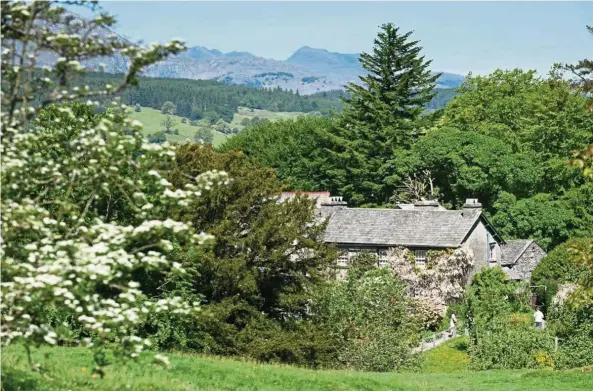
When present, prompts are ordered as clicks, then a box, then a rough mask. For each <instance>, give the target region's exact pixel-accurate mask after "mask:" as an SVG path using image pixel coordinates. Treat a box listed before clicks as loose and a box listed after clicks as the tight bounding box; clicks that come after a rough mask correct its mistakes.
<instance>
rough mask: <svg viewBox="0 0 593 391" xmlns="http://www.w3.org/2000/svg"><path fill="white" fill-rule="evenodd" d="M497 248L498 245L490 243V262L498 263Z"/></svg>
mask: <svg viewBox="0 0 593 391" xmlns="http://www.w3.org/2000/svg"><path fill="white" fill-rule="evenodd" d="M495 248H496V243H490V245H488V261H490V262H495V261H496V253H495V251H494V249H495Z"/></svg>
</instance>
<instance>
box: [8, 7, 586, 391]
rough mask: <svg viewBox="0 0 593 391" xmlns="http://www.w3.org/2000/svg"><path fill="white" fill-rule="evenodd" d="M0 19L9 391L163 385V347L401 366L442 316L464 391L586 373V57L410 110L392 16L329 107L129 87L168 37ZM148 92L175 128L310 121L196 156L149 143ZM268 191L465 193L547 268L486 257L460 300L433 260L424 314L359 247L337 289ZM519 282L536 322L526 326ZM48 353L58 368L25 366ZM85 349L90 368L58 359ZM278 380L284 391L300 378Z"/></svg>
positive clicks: (415, 77)
mask: <svg viewBox="0 0 593 391" xmlns="http://www.w3.org/2000/svg"><path fill="white" fill-rule="evenodd" d="M1 7H2V9H1V11H2V15H3V16H2V37H3V49H4V52H3V56H2V92H3V95H2V128H3V130H2V148H3V153H2V157H1V159H2V161H1V163H2V178H1V181H2V182H1V185H2V201H1V202H2V204H1V206H2V236H3V240H2V243H1V246H2V259H1V262H2V264H1V267H2V282H1V284H0V287H1V292H2V303H1V305H0V313H1V317H2V325H1V335H2V346H3V362H2V372H3V375H4V374H8V375H7V378H8V379H9V383H7V384H8V386H7V388H8V389H46V388H44V387H45V385H47V384H49V385H52V387H54V388H55V389H62V388H60V387H66V386H64V385H63V384H64V383H60V382H64V381H65V380H64V379H70V376H74V378H75V379H79V377H80V376H87V377H89V376H90V377H91V379H92V380H91V379H86V380H68V387H70V386H72V384H74V386H73V387H77V386H80V388H81V389H83V388H84V387H86V388H84V389H90V388H89V387H95V385H96V384H97V387H101V386H100V385H99V384H102V383H100V382H101V381H103V380H106V379H110V376H113V375H114V374H117V373H122V372H118V371H125V370H128V369H124V367H125V368H128V367H127V366H122V365H120V363H122V362H124V363H129V362H131V363H130V365H142V366H143V367H144V368H145V370H144V369H143V371H144V372H145V373H144V375H138V376H139V378H141V377H142V376H145V375H146V373H148V372H151V373H152V372H154V373H156V375H154V376H166V375H161V372H156V370H155V371H153V370H152V369H151V368H153V366H159V367H164V368H167V367H169V366H170V364H171V362H170V360H169V358H168V356H167V354H168V353H182V354H186V355H188V354H189V355H192V354H193V355H196V354H199V355H211V356H224V357H231V358H239V359H242V360H246V361H248V362H250V361H254V362H257V363H261V362H265V363H276V364H278V363H281V364H290V365H293V366H297V367H303V368H309V369H315V370H319V369H321V370H324V369H335V370H344V371H349V372H344V374H345V375H344V376H350V374H351V373H352V372H353V371H372V372H406V373H408V374H409V376H412V373H414V372H416V373H417V372H422V371H424V370H425V368H426V367H425V362H426V360H427V356H426V355H424V354H422V353H419V352H418V350H417V348H418V346H419V345H420V344H421V343H422V342H423V341H424V340H425V339H426V338H427V337H429V336H431V335H433V334H434V333H435V332H440V331H444V330H447V329H448V327H449V326H448V324H449V323H448V321H449V319H450V316H451V314H452V313H455V314H457V317H458V319H459V326H458V327H459V330H460V331H461V330H465V331H466V334H467V335H462V336H459V337H458V339H457V340H456V341H457V342H458V343H460V344H462V345H464V346H465V347H464V348H463V349H464V350H463V352H462V353H459V352H458V354H461V355H462V356H463V357H464V360H466V361H464V363H463V364H461V365H460V371H462V372H464V373H465V374H466V376H467V377H466V378H465V379H466V380H467V381H470V378H471V377H473V376H474V375H473V373H479V371H483V370H491V369H496V370H505V371H511V370H517V369H521V370H546V371H548V372H545V373H550V375H549V376H550V378H552V377H553V376H555V375H554V374H555V373H556V372H558V373H560V374H561V375H560V376H565V377H566V379H569V380H570V381H573V380H574V381H575V382H576V383H579V384H581V383H585V382H586V379H588V378H584V377H583V378H581V377H578V376H579V375H580V372H579V373H577V372H575V371H581V370H582V371H585V369H587V368H589V369H587V370H589V371H590V368H591V366H593V171H592V169H591V164H592V158H593V101H592V99H591V97H592V94H593V81H592V79H591V75H592V74H593V67H592V62H591V60H588V59H585V60H583V61H580V62H578V63H576V64H562V65H561V64H558V65H556V66H554V67H553V68H552V69H551V70H550V72H549V74H548V75H546V76H545V77H542V76H539V75H537V74H536V72H535V71H532V70H522V69H513V70H496V71H495V72H493V73H491V74H489V75H485V76H471V75H470V76H469V77H468V78H467V79H466V80H465V81H464V83H463V85H462V86H461V87H460V88H459V89H458V90H457V91H455V92H454V94H450V95H449V92H447V93H446V94H447V98H443V99H444V100H448V99H449V98H451V100H450V101H449V102H448V103H446V105H445V106H444V107H443V108H442V109H437V107H435V109H434V110H429V112H427V110H426V109H427V107H430V104H431V102H434V99H435V97H438V96H439V95H438V94H439V93H441V94H442V93H443V92H439V91H437V90H436V89H435V81H436V79H437V77H438V75H434V74H432V72H431V71H432V70H431V61H430V60H428V59H426V58H425V57H424V56H423V54H422V47H421V46H420V43H419V42H418V41H415V40H414V39H413V35H412V32H404V31H402V30H401V29H400V28H399V27H397V26H395V25H394V24H391V23H386V24H383V25H382V26H381V27H380V29H379V32H378V34H377V38H376V39H375V41H374V45H373V47H372V50H371V51H370V52H368V53H362V54H361V56H360V62H361V65H362V66H363V68H364V69H365V70H366V71H367V72H368V75H367V76H364V77H362V78H361V80H360V82H358V83H351V84H349V85H348V86H346V93H345V94H341V93H338V92H328V93H320V94H317V95H313V96H307V97H303V96H299V95H297V94H296V93H295V94H293V93H291V92H286V91H281V90H273V91H270V90H257V89H251V88H247V87H240V86H226V85H223V84H220V83H214V82H206V81H204V82H201V81H191V82H190V81H187V80H168V79H146V78H142V77H141V70H142V69H143V68H144V67H146V66H149V65H150V64H153V63H155V62H158V61H160V60H162V59H163V58H166V57H168V56H172V55H177V54H179V53H181V52H183V51H184V50H185V49H186V47H185V45H184V44H183V43H182V42H180V41H178V40H174V41H171V42H170V43H168V44H165V45H153V46H150V47H146V48H142V47H138V46H134V45H131V44H126V43H122V42H121V41H118V40H117V37H114V38H112V39H106V40H98V39H96V37H95V36H94V35H93V31H94V30H95V29H96V28H97V26H111V25H113V23H114V19H113V18H112V17H111V16H109V15H106V14H99V15H97V16H96V18H95V19H92V20H85V19H76V18H74V19H73V18H71V17H70V16H69V15H68V14H67V12H66V10H65V9H64V8H62V7H60V6H59V5H56V4H53V3H48V2H29V3H25V2H3V3H2V5H1ZM47 25H52V26H54V27H52V28H47V27H46V26H47ZM56 26H57V27H60V28H62V30H60V29H59V28H57V27H56ZM588 29H589V31H590V32H591V33H592V34H593V29H592V28H591V27H589V28H588ZM59 31H69V34H62V33H60V32H59ZM48 37H50V38H51V39H48ZM592 39H593V36H592ZM6 42H8V43H7V44H5V43H6ZM17 43H18V45H17ZM16 47H19V48H21V50H23V51H26V52H27V53H25V54H26V55H29V56H31V57H29V58H35V56H38V55H39V53H40V52H43V51H47V50H50V51H53V52H55V53H57V54H58V55H59V56H61V57H59V58H60V60H58V62H57V63H56V65H55V66H54V67H46V68H44V69H35V64H34V62H22V61H21V59H22V58H24V57H23V55H22V54H20V52H18V51H15V48H16ZM115 53H119V54H121V55H125V56H127V57H128V58H129V61H130V67H129V71H128V73H127V74H125V75H119V76H117V75H109V76H107V75H102V74H88V75H85V72H84V69H83V67H82V66H81V65H80V63H79V61H78V59H83V58H95V57H100V56H104V55H106V54H110V55H113V54H115ZM81 81H82V82H83V84H84V83H88V84H86V85H81ZM452 95H454V96H452ZM165 102H171V105H174V106H176V112H177V114H181V115H183V116H187V118H192V119H194V120H195V119H198V118H204V117H207V113H208V112H210V111H214V112H216V113H217V115H219V116H220V117H221V118H225V116H228V115H229V114H228V113H230V114H231V116H232V113H234V110H236V109H237V107H239V106H247V107H249V106H250V105H252V106H259V107H262V108H268V109H270V110H273V109H274V108H276V109H277V110H286V111H290V110H291V109H294V110H297V109H298V110H299V111H320V112H322V113H325V114H327V115H326V116H323V117H310V116H302V117H298V118H296V119H290V120H282V121H277V122H259V121H258V123H255V124H252V125H250V126H247V127H245V129H244V130H243V131H242V132H240V133H239V134H237V135H234V136H233V137H230V138H229V139H228V140H227V141H226V142H225V143H224V144H222V145H221V146H220V147H217V148H214V147H212V146H210V145H204V143H202V142H200V141H199V140H198V141H197V142H194V141H187V142H179V143H169V142H162V143H150V142H148V140H146V139H145V135H144V134H143V133H142V127H143V125H142V123H140V122H139V121H137V120H132V119H130V118H129V114H130V113H129V110H128V106H129V105H130V104H132V103H133V104H138V105H140V106H146V107H154V108H157V109H159V110H160V109H162V108H163V106H165ZM268 105H271V106H268ZM99 106H102V107H103V108H104V110H97V107H99ZM340 107H341V109H339V108H340ZM222 108H224V109H222ZM227 109H228V112H226V111H224V110H227ZM285 190H293V191H297V192H299V191H330V192H331V194H332V195H339V196H343V197H344V200H345V201H347V203H348V205H349V206H354V207H361V208H378V207H380V208H393V207H395V205H396V204H397V203H400V202H414V201H418V200H423V199H436V200H439V202H440V203H441V204H442V205H444V206H445V207H447V208H449V209H457V208H459V207H461V206H462V204H463V202H464V200H465V199H466V198H479V199H480V200H481V202H482V203H483V207H484V212H485V214H486V216H487V217H488V219H489V220H490V221H491V222H492V224H493V225H495V226H496V227H497V229H498V230H499V232H500V233H501V235H502V236H503V237H504V238H506V239H513V238H531V239H534V240H536V241H537V242H538V243H539V244H540V245H541V246H542V247H543V248H544V249H545V250H546V251H547V255H546V256H545V257H544V258H543V260H542V261H541V262H540V263H539V264H538V266H537V267H536V268H535V270H534V272H533V275H532V277H531V281H524V282H514V281H510V280H509V279H508V277H507V275H506V274H505V273H504V272H503V271H502V269H501V268H500V267H491V268H484V269H483V270H481V271H480V272H479V273H477V274H476V275H475V276H473V279H472V281H471V282H470V283H469V284H468V285H467V286H464V287H460V286H459V284H458V282H457V281H456V280H455V279H456V278H457V277H458V275H459V274H461V272H460V270H461V269H462V268H464V267H466V266H467V264H468V262H469V259H470V258H471V255H469V254H467V253H465V252H464V251H465V250H460V249H455V250H452V249H450V250H451V251H448V250H447V251H441V252H438V251H437V252H434V253H431V254H430V257H432V258H431V259H432V260H434V265H441V264H442V263H439V262H441V261H440V260H442V259H445V258H446V260H451V263H450V264H447V265H448V266H447V265H446V267H444V269H443V270H442V275H441V276H440V277H439V278H442V279H443V281H444V280H445V279H448V278H449V277H451V279H452V280H455V281H452V282H451V281H448V280H447V281H444V282H443V285H445V288H443V289H449V288H450V285H455V286H456V289H458V290H459V295H458V297H456V298H455V300H452V301H451V302H450V303H448V307H447V308H446V309H445V311H444V312H441V311H439V310H437V308H435V306H434V303H430V302H423V301H421V300H419V299H418V297H416V296H414V295H410V294H409V292H410V286H408V283H407V282H406V281H404V279H403V278H401V276H400V275H399V274H398V273H397V270H395V271H394V268H395V269H397V267H398V266H397V265H398V262H399V264H401V263H402V262H408V261H409V258H407V257H406V256H402V257H400V258H397V256H396V255H394V254H396V253H397V251H398V249H395V251H394V252H393V253H392V254H391V255H390V259H389V262H390V263H389V266H388V267H377V266H378V262H377V257H376V255H373V254H367V253H364V252H362V253H361V254H360V255H359V256H357V257H356V258H355V259H354V260H353V261H352V263H351V264H350V265H349V266H348V269H347V271H348V278H347V279H345V280H339V279H336V278H334V277H335V272H336V269H337V268H338V267H337V259H338V257H339V255H340V251H339V250H338V249H337V248H336V247H335V246H333V245H329V244H326V243H324V242H323V240H322V237H323V233H324V230H325V225H326V222H323V223H321V224H319V223H318V221H317V220H316V218H315V203H314V201H312V200H311V199H309V198H307V197H306V196H304V195H297V196H296V197H295V198H293V199H289V200H286V201H284V202H279V198H278V197H279V194H280V193H281V192H282V191H285ZM412 272H413V273H418V274H417V275H416V277H417V279H418V280H422V279H423V278H425V277H426V275H425V274H422V272H421V271H418V270H417V269H415V268H412ZM426 278H428V277H426ZM439 281H440V280H439ZM532 288H534V290H532ZM418 289H422V287H421V286H420V287H419V288H418ZM532 293H533V294H535V295H537V296H538V300H539V301H540V302H541V303H543V304H542V305H543V307H542V309H543V311H544V312H545V315H546V323H547V326H546V327H545V328H544V329H536V328H534V327H533V324H532V323H533V322H532V314H533V312H532V308H531V303H530V299H531V294H532ZM509 341H513V343H512V344H509ZM558 341H561V342H560V344H559V345H558ZM52 349H53V350H52ZM49 352H57V353H56V354H57V356H56V357H62V359H61V360H58V361H55V360H54V361H53V362H52V360H50V359H46V360H44V359H43V357H44V356H47V357H51V354H50V353H49ZM85 354H86V355H87V357H88V358H89V360H92V362H93V364H92V366H93V367H92V368H91V369H89V370H88V373H87V367H84V368H82V369H81V368H79V367H78V366H77V365H79V364H77V362H78V360H79V357H82V356H84V355H85ZM451 357H452V356H451ZM194 358H195V357H194ZM200 359H201V360H207V359H208V358H204V357H202V358H200ZM69 360H72V361H73V362H74V364H67V363H68V362H71V361H69ZM447 360H448V359H447V358H446V357H445V359H444V361H447ZM177 362H182V360H181V359H179V360H178V361H177ZM60 365H62V366H63V367H60ZM186 365H188V367H191V364H186ZM221 365H222V364H221ZM233 365H234V364H233ZM57 368H61V369H57ZM279 368H280V369H281V367H279ZM571 368H580V369H578V370H577V369H575V370H574V371H572V372H571V371H568V370H569V369H571ZM290 370H292V369H290ZM552 370H553V371H552ZM52 371H54V372H52ZM73 371H76V374H75V375H72V373H74V372H73ZM468 371H469V372H468ZM83 372H84V373H83ZM31 373H33V374H31ZM55 373H58V374H60V375H55ZM163 373H164V372H163ZM287 373H288V372H287ZM315 373H316V374H317V373H319V374H322V373H324V372H323V371H319V372H315ZM468 373H469V375H467V374H468ZM500 373H503V372H500ZM516 373H526V374H527V375H526V376H527V377H537V376H539V375H540V374H541V373H544V372H512V373H511V374H510V375H508V376H509V378H506V380H505V382H507V383H505V384H510V383H511V382H513V381H515V380H513V376H515V375H514V374H516ZM45 374H52V376H49V375H47V376H46V375H45ZM425 375H426V376H428V374H425ZM221 376H222V375H221ZM270 376H272V377H273V376H274V375H270ZM320 376H321V375H320ZM501 376H502V375H501ZM546 376H547V375H546ZM573 376H574V378H573ZM223 377H224V376H223ZM479 377H480V375H476V378H479ZM74 378H73V379H74ZM163 378H164V377H163ZM163 378H159V379H160V380H159V381H163ZM35 379H36V380H35ZM111 379H113V377H111ZM434 379H437V380H436V381H439V380H438V376H437V377H435V378H434ZM582 379H585V380H582ZM133 380H134V379H126V380H125V381H130V382H132V381H133ZM29 381H30V383H27V382H29ZM106 381H109V380H106ZM302 381H303V380H302ZM302 381H301V382H302ZM361 381H362V380H361ZM365 381H368V379H367V380H365ZM567 381H568V380H567ZM173 383H175V387H177V386H180V384H179V383H176V382H175V381H172V382H171V384H173ZM103 384H109V383H103ZM122 384H123V383H122ZM146 384H148V383H141V382H139V383H134V384H133V389H137V390H140V389H145V388H146ZM167 384H169V383H167ZM295 384H296V386H295ZM295 384H292V385H291V386H287V388H286V389H295V388H294V387H296V388H298V387H299V384H301V385H302V384H304V383H298V382H297V383H295ZM332 384H334V383H332ZM120 386H121V385H120ZM27 387H28V388H27ZM105 387H106V388H105V389H107V387H108V386H105ZM122 387H123V386H122ZM216 387H220V389H224V386H222V385H219V384H217V385H214V386H213V389H218V388H216ZM262 387H263V386H262ZM324 387H329V388H319V389H331V385H326V386H324ZM373 387H374V385H373ZM377 387H378V386H377ZM451 387H453V386H451ZM559 387H560V386H559ZM575 387H576V386H575ZM130 388H132V385H130ZM96 389H103V388H96ZM402 389H404V388H402ZM476 389H477V388H476ZM558 389H560V388H558ZM575 389H581V388H575Z"/></svg>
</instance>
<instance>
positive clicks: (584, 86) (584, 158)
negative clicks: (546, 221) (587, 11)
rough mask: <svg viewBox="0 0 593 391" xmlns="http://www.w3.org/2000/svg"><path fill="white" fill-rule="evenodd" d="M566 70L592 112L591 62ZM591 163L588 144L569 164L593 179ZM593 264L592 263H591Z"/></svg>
mask: <svg viewBox="0 0 593 391" xmlns="http://www.w3.org/2000/svg"><path fill="white" fill-rule="evenodd" d="M587 30H588V31H589V33H591V34H593V27H592V26H587ZM566 69H568V70H569V71H570V72H572V74H573V75H574V76H575V78H574V80H573V85H574V86H576V87H577V88H578V89H579V90H580V91H583V92H584V93H585V94H586V96H587V98H588V102H587V103H588V108H589V111H590V112H593V96H592V94H593V60H591V59H584V60H581V61H579V62H578V63H577V64H574V65H566ZM592 161H593V144H590V145H589V146H587V147H586V148H584V149H582V150H581V151H577V152H576V153H575V155H574V158H573V159H571V163H572V164H573V165H574V166H576V167H580V168H582V169H583V173H584V174H585V175H586V176H588V177H591V178H593V169H592V168H591V163H592ZM592 263H593V262H592Z"/></svg>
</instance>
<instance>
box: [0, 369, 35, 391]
mask: <svg viewBox="0 0 593 391" xmlns="http://www.w3.org/2000/svg"><path fill="white" fill-rule="evenodd" d="M32 376H33V375H32V373H31V371H23V370H19V369H8V368H2V391H35V390H39V386H40V384H39V381H38V380H37V379H34V378H33V377H32Z"/></svg>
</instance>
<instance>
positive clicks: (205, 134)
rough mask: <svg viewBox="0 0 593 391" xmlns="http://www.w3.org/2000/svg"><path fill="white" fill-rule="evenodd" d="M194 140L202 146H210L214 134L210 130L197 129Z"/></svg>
mask: <svg viewBox="0 0 593 391" xmlns="http://www.w3.org/2000/svg"><path fill="white" fill-rule="evenodd" d="M194 140H195V141H197V142H199V143H202V144H212V141H213V140H214V134H213V133H212V130H211V129H210V128H199V129H198V130H197V132H196V134H195V136H194Z"/></svg>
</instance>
